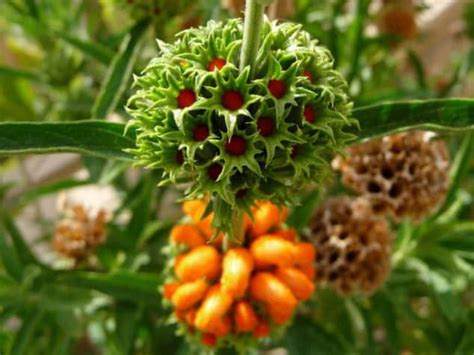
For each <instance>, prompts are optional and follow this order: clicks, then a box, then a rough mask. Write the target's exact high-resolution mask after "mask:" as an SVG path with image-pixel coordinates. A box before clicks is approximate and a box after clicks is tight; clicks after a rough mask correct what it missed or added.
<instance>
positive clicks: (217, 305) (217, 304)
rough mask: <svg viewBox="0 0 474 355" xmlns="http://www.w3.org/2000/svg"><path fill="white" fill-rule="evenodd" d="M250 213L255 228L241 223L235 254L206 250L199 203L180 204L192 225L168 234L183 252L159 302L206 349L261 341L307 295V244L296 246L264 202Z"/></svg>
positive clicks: (212, 246) (211, 246) (214, 247)
mask: <svg viewBox="0 0 474 355" xmlns="http://www.w3.org/2000/svg"><path fill="white" fill-rule="evenodd" d="M257 205H258V208H255V209H254V211H255V212H256V213H255V217H256V218H255V219H256V221H255V225H254V223H253V222H252V221H251V220H250V217H249V216H248V215H247V216H246V219H245V227H244V228H245V236H246V237H247V238H248V240H246V241H245V243H244V244H243V245H242V246H240V247H232V248H231V249H229V250H227V251H223V250H222V248H221V247H220V246H219V243H220V242H219V241H214V242H213V243H208V242H207V243H206V238H210V237H212V236H213V229H212V227H211V221H212V218H213V216H212V215H211V216H210V218H209V217H206V218H205V219H204V220H201V217H202V215H203V213H204V210H205V202H202V201H188V202H186V203H185V204H184V206H183V210H184V211H185V213H186V214H188V216H189V217H190V218H191V219H192V220H193V222H190V221H189V219H188V222H187V224H184V225H182V226H178V227H175V228H173V231H172V233H171V236H170V237H171V241H172V242H174V243H176V244H185V245H187V246H188V247H189V249H190V250H186V251H183V252H181V251H179V250H180V249H179V250H178V251H179V253H180V254H179V255H176V256H175V259H174V274H175V275H174V276H175V277H176V281H175V282H171V283H168V284H166V285H164V287H163V294H164V297H165V298H167V299H169V300H170V301H171V303H172V305H173V308H174V312H175V314H176V318H177V319H178V322H179V323H181V325H182V326H183V327H184V329H186V330H187V332H189V333H190V334H200V335H199V336H200V337H201V338H200V340H201V342H202V344H204V345H206V346H208V347H212V348H216V347H218V346H219V345H221V344H220V341H219V340H220V339H221V338H222V337H227V336H229V337H230V336H232V338H234V339H235V341H237V342H239V341H240V340H242V341H247V337H252V338H254V339H255V340H258V339H261V338H265V337H268V336H269V335H270V334H271V333H272V329H273V328H274V327H276V326H283V325H285V324H287V323H288V322H289V321H291V319H292V317H293V315H294V312H295V309H296V307H297V304H298V302H299V301H304V300H307V299H309V298H310V297H311V295H312V294H313V292H314V290H315V283H314V278H315V270H316V269H315V256H316V250H315V248H314V246H313V244H311V243H302V242H299V238H298V234H297V232H296V230H295V229H292V228H288V227H286V226H285V225H284V224H283V223H282V221H283V220H284V219H285V218H286V210H280V209H279V208H278V207H276V206H274V205H272V204H271V203H269V202H258V204H257ZM206 229H207V233H208V234H206V235H205V234H204V232H203V230H206ZM203 242H204V243H206V244H203ZM240 338H242V339H240ZM229 340H230V338H229ZM226 341H227V338H226Z"/></svg>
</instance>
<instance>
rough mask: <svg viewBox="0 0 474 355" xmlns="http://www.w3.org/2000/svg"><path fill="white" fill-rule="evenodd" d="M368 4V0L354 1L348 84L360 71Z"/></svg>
mask: <svg viewBox="0 0 474 355" xmlns="http://www.w3.org/2000/svg"><path fill="white" fill-rule="evenodd" d="M369 5H370V1H369V0H357V3H356V14H355V16H354V23H353V24H352V29H351V37H352V38H351V40H352V53H351V55H350V58H351V61H350V70H349V74H348V76H347V82H348V83H349V84H351V83H352V81H353V80H354V79H355V78H356V77H357V73H359V72H360V59H361V57H362V56H361V52H362V49H363V47H364V30H365V22H366V20H367V17H368V12H369V11H368V10H369Z"/></svg>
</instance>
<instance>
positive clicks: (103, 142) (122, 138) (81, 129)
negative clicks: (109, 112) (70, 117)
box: [0, 120, 135, 160]
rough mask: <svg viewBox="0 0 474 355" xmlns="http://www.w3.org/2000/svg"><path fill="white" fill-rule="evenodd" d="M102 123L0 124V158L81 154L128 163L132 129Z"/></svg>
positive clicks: (131, 143)
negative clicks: (18, 155) (4, 156)
mask: <svg viewBox="0 0 474 355" xmlns="http://www.w3.org/2000/svg"><path fill="white" fill-rule="evenodd" d="M124 128H125V126H124V125H123V124H119V123H112V122H105V121H92V120H88V121H81V122H67V123H66V122H65V123H61V122H53V123H50V122H39V123H33V122H28V123H26V122H19V123H8V122H7V123H0V156H2V155H13V154H46V153H81V154H88V155H93V156H99V157H104V158H115V159H122V160H130V159H132V158H131V156H130V155H129V154H127V153H125V152H124V151H123V150H124V149H130V148H133V147H134V144H135V137H134V132H133V131H132V130H128V131H127V135H124Z"/></svg>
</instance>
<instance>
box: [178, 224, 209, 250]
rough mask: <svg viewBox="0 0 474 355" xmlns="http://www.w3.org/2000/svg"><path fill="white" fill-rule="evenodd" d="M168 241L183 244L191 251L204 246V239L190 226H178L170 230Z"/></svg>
mask: <svg viewBox="0 0 474 355" xmlns="http://www.w3.org/2000/svg"><path fill="white" fill-rule="evenodd" d="M170 239H171V240H172V241H173V242H175V243H176V244H185V245H186V246H187V247H188V248H190V249H192V248H195V247H198V246H200V245H204V244H206V241H205V240H204V237H203V236H202V235H201V233H200V232H199V231H198V230H197V229H196V227H195V226H194V225H192V224H178V225H176V226H174V227H173V229H172V230H171V235H170Z"/></svg>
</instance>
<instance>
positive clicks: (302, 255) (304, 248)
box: [295, 243, 316, 265]
mask: <svg viewBox="0 0 474 355" xmlns="http://www.w3.org/2000/svg"><path fill="white" fill-rule="evenodd" d="M295 249H296V255H295V263H296V265H305V264H312V263H314V261H315V260H316V249H315V248H314V245H313V244H311V243H298V244H296V248H295Z"/></svg>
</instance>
